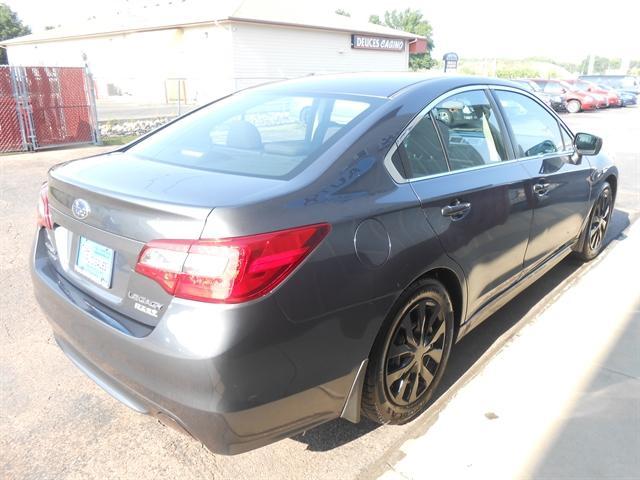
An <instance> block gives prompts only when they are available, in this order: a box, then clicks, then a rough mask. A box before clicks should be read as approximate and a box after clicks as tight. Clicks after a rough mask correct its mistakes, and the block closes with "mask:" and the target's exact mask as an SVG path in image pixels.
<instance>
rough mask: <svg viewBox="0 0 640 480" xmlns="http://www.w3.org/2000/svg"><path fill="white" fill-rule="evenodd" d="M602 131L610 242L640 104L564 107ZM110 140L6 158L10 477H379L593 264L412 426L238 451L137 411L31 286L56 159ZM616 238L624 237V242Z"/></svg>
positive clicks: (533, 292) (2, 398)
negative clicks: (607, 161)
mask: <svg viewBox="0 0 640 480" xmlns="http://www.w3.org/2000/svg"><path fill="white" fill-rule="evenodd" d="M563 119H565V121H566V122H567V123H568V124H569V126H570V127H571V128H572V129H573V130H574V131H575V132H577V131H586V132H590V133H595V134H597V135H600V136H602V137H603V138H604V140H605V151H606V152H607V153H608V154H610V155H612V156H613V157H614V158H615V161H616V163H617V164H618V167H619V169H620V174H621V181H620V184H619V193H618V198H617V204H616V211H615V212H614V218H613V222H612V224H611V228H610V230H609V240H611V239H612V238H614V237H616V236H617V235H619V234H620V233H621V232H622V231H623V230H624V229H625V228H626V227H627V226H628V225H629V224H630V223H632V222H633V221H634V220H635V219H637V217H638V216H639V215H640V145H639V144H638V139H639V138H640V108H626V109H617V110H605V111H598V112H587V113H581V114H576V115H564V116H563ZM108 148H109V147H101V148H96V147H91V148H79V149H73V150H55V151H49V152H40V153H36V154H20V155H8V156H3V157H0V209H1V211H2V220H3V222H2V228H1V230H0V265H1V273H2V274H1V275H0V291H1V292H2V296H1V297H0V323H1V325H0V472H1V474H2V477H3V478H20V479H23V478H26V479H35V478H37V479H76V478H86V479H94V478H95V479H105V478H136V479H137V480H143V479H147V478H148V479H151V478H153V479H163V478H171V479H175V478H180V479H182V478H188V479H199V478H208V479H211V478H214V479H217V478H240V479H242V478H251V479H259V478H290V479H294V478H305V479H316V478H317V479H321V478H322V479H324V478H332V479H334V478H341V479H350V478H371V477H375V476H377V475H378V474H379V473H380V472H381V471H382V470H383V469H384V466H385V465H386V463H387V462H388V461H389V458H390V457H392V456H393V454H394V452H395V451H396V450H397V448H398V446H399V445H401V444H402V443H404V442H405V441H406V440H407V439H408V438H411V437H413V436H416V435H419V434H420V433H422V432H424V431H425V430H427V429H428V428H429V427H430V426H431V425H433V424H435V423H436V422H437V421H438V412H439V411H441V409H442V408H443V407H444V406H445V405H446V403H447V401H448V399H450V398H451V397H452V396H453V395H454V394H455V392H456V389H458V388H459V387H460V385H462V384H464V383H465V382H466V381H468V379H469V378H471V377H472V376H473V375H474V374H475V372H477V371H478V370H479V369H481V368H482V367H483V365H485V364H486V363H487V362H490V361H491V356H492V353H493V352H495V351H496V349H498V348H499V347H500V345H501V344H502V343H504V342H505V341H506V339H508V338H509V337H510V336H511V335H513V334H514V332H515V331H517V329H519V328H521V327H522V326H523V325H525V324H526V323H527V322H528V321H529V320H530V319H531V318H533V316H535V314H536V311H538V310H539V309H541V308H544V306H545V305H546V304H547V303H549V302H550V301H552V300H553V298H554V297H555V296H556V295H557V294H558V292H559V291H560V290H561V289H562V287H563V286H566V285H568V284H570V283H571V282H572V281H574V280H575V278H576V277H578V276H580V275H581V272H582V270H583V268H582V267H581V266H580V265H579V264H576V263H574V262H572V261H570V260H566V261H563V262H562V263H561V264H560V265H558V266H557V267H556V268H554V269H553V270H552V271H551V272H550V273H549V274H547V275H546V276H545V277H543V278H542V279H541V280H540V281H539V282H537V283H536V284H535V285H533V286H532V287H530V288H529V289H527V290H526V291H525V292H524V293H522V294H521V295H519V296H518V297H517V298H516V299H515V300H513V301H512V302H511V303H510V304H508V305H507V306H506V307H505V308H503V309H502V310H501V311H499V312H498V313H497V314H496V315H494V316H493V317H492V318H491V319H490V320H488V321H487V322H485V324H484V325H483V326H482V327H480V328H478V329H477V330H476V331H474V332H473V333H471V334H470V335H468V336H467V337H466V338H465V339H464V340H463V341H461V342H460V343H459V344H458V345H457V346H456V349H455V350H454V353H453V357H452V360H451V364H450V365H449V368H448V370H447V372H446V375H445V377H444V379H443V382H442V385H441V387H440V391H439V392H438V393H437V394H436V400H435V402H434V404H433V405H432V407H431V408H430V409H429V410H428V411H427V412H425V414H424V415H422V417H420V418H419V419H418V420H417V421H415V422H413V423H411V424H409V425H405V426H400V427H398V426H377V425H375V424H372V423H370V422H366V421H363V422H361V423H360V424H359V425H353V424H351V423H349V422H346V421H343V420H336V421H333V422H330V423H328V424H325V425H323V426H320V427H318V428H315V429H313V430H310V431H308V432H306V433H304V434H302V435H298V436H296V437H294V438H290V439H286V440H283V441H281V442H278V443H276V444H274V445H271V446H268V447H265V448H262V449H259V450H256V451H253V452H249V453H246V454H243V455H239V456H234V457H224V456H218V455H214V454H211V453H210V452H208V451H207V450H206V449H204V448H203V447H202V446H201V445H200V444H199V443H198V442H196V441H194V440H192V439H189V438H187V437H184V436H182V435H180V434H178V433H176V432H174V431H173V430H171V429H168V428H166V427H163V426H162V425H160V424H158V423H157V421H155V420H154V419H152V418H149V417H145V416H142V415H139V414H136V413H134V412H133V411H130V410H129V409H127V408H126V407H124V406H123V405H121V404H120V403H118V402H117V401H116V400H114V399H112V398H111V397H110V396H109V395H107V394H106V393H104V392H103V391H102V390H101V389H100V388H99V387H97V386H96V385H95V384H93V383H92V382H91V381H90V380H89V379H88V378H86V377H85V376H84V375H83V374H82V373H80V371H79V370H77V369H76V368H75V367H74V366H73V365H72V364H71V363H70V362H69V361H68V360H67V359H66V357H65V356H64V355H63V354H62V352H61V351H60V349H59V348H58V347H57V346H56V345H55V342H54V341H53V338H52V335H51V331H50V329H49V326H48V324H47V322H46V320H45V318H44V316H43V314H42V313H41V312H40V310H39V308H38V307H37V306H36V304H35V301H34V299H33V295H32V292H31V282H30V278H29V273H28V267H27V265H28V257H29V252H30V246H31V240H32V235H33V232H34V229H35V205H36V197H37V191H38V186H39V185H40V183H41V182H42V181H43V179H44V177H45V174H46V170H47V168H48V167H49V166H51V165H52V164H55V163H58V162H61V161H64V160H68V159H72V158H78V157H81V156H83V155H87V154H89V153H92V152H96V151H100V150H105V149H108ZM614 248H615V247H614Z"/></svg>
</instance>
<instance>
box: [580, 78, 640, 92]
mask: <svg viewBox="0 0 640 480" xmlns="http://www.w3.org/2000/svg"><path fill="white" fill-rule="evenodd" d="M578 78H579V79H580V80H587V81H589V82H594V83H598V84H604V85H608V86H609V87H613V88H615V89H616V90H620V91H623V92H629V93H633V94H634V95H640V80H639V79H638V78H637V77H634V76H632V75H580V76H579V77H578Z"/></svg>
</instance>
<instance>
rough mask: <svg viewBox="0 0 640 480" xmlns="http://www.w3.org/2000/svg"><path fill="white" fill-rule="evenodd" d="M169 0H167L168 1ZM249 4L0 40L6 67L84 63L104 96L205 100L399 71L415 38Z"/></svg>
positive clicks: (144, 11) (202, 6) (196, 1)
mask: <svg viewBox="0 0 640 480" xmlns="http://www.w3.org/2000/svg"><path fill="white" fill-rule="evenodd" d="M165 1H166V0H165ZM302 3H305V2H299V3H298V5H299V6H298V7H296V6H295V5H296V4H293V5H291V4H289V5H287V4H283V3H282V2H271V1H262V2H261V1H258V0H244V1H235V2H234V1H226V2H218V1H216V2H211V1H208V0H184V1H180V0H178V1H175V0H174V1H173V2H168V3H166V4H163V5H155V6H153V7H147V8H142V7H139V8H138V9H137V11H135V12H131V11H127V12H120V13H114V15H113V16H112V17H111V18H107V19H94V20H88V21H87V22H85V23H84V24H82V25H80V26H74V27H60V28H56V29H53V30H47V31H44V32H40V33H34V34H31V35H26V36H23V37H19V38H15V39H12V40H8V41H4V42H2V43H1V45H2V46H4V47H6V48H7V53H8V57H9V63H10V64H11V65H24V66H84V65H87V66H88V67H89V68H90V70H91V72H92V73H93V76H94V79H95V84H96V92H97V96H98V98H101V99H105V98H107V97H114V96H120V97H124V98H128V99H131V100H132V101H137V102H149V103H159V102H172V101H176V100H177V96H178V93H180V96H181V101H184V99H185V97H186V98H187V100H188V101H189V102H199V103H201V102H203V101H205V100H207V99H211V98H215V97H218V96H221V95H223V94H225V93H228V92H231V91H234V90H238V89H241V88H245V87H248V86H251V85H256V84H260V83H264V82H268V81H272V80H276V79H284V78H293V77H299V76H303V75H310V74H322V73H336V72H354V71H373V70H377V71H380V70H383V71H403V70H407V68H408V59H409V51H410V50H411V51H412V52H413V51H424V49H425V47H426V41H425V40H424V38H422V37H419V36H416V35H415V34H412V33H408V32H403V31H399V30H394V29H391V28H388V27H384V26H381V25H374V24H370V23H367V22H358V21H355V20H353V19H351V18H349V17H345V16H341V15H336V14H333V13H331V14H327V13H321V12H318V11H313V9H310V8H309V6H308V5H302V6H301V5H300V4H302Z"/></svg>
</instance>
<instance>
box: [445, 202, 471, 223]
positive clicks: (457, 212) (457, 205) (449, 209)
mask: <svg viewBox="0 0 640 480" xmlns="http://www.w3.org/2000/svg"><path fill="white" fill-rule="evenodd" d="M469 210H471V204H470V203H469V202H461V201H460V200H456V201H455V202H453V203H452V204H451V205H447V206H446V207H442V210H441V213H442V216H443V217H451V219H452V220H460V219H461V218H463V217H464V216H465V215H466V214H467V213H469Z"/></svg>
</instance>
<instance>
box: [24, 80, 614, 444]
mask: <svg viewBox="0 0 640 480" xmlns="http://www.w3.org/2000/svg"><path fill="white" fill-rule="evenodd" d="M601 145H602V140H601V139H599V138H598V137H596V136H593V135H589V134H582V133H579V134H573V133H572V132H571V131H570V130H569V128H567V126H566V125H565V124H564V123H563V122H562V120H561V119H559V118H558V117H557V116H556V114H555V113H554V112H553V111H552V110H550V109H549V108H548V107H546V106H545V105H544V104H543V103H542V102H541V101H540V100H539V99H538V98H537V97H535V96H534V95H532V94H530V93H528V92H526V91H524V90H522V89H520V88H518V86H517V85H516V84H511V83H509V82H502V81H498V80H495V79H480V78H465V77H451V76H446V77H441V78H427V77H424V76H420V75H413V74H392V75H383V74H365V75H355V74H354V75H339V76H327V77H318V76H316V77H309V78H305V79H300V80H295V81H288V82H282V83H276V84H271V85H267V86H263V87H259V88H254V89H249V90H245V91H242V92H239V93H236V94H234V95H231V96H229V97H226V98H223V99H221V100H219V101H216V102H214V103H212V104H210V105H207V106H205V107H203V108H200V109H198V110H196V111H194V112H192V113H190V114H188V115H185V116H183V117H181V118H179V119H177V120H176V121H174V122H172V123H170V124H169V125H167V126H165V127H163V128H160V129H158V130H156V131H155V132H153V133H151V134H149V135H147V136H145V137H143V138H141V139H140V140H138V141H136V142H133V143H131V144H129V145H127V146H125V147H123V148H121V149H120V150H118V151H115V152H112V153H109V154H103V155H98V156H95V157H91V158H86V159H83V160H77V161H73V162H69V163H65V164H61V165H58V166H56V167H54V168H52V169H51V171H50V172H49V178H48V182H47V183H46V184H45V185H44V186H43V189H42V191H41V195H40V202H39V205H38V212H39V219H38V223H39V227H38V230H37V233H36V239H35V247H34V252H33V263H32V270H33V280H34V287H35V294H36V297H37V298H38V301H39V302H40V305H41V307H42V309H43V311H44V312H45V313H46V314H47V316H48V318H49V320H50V322H51V325H52V327H53V331H54V334H55V338H56V340H57V342H58V344H59V345H60V347H61V348H62V350H63V351H64V352H65V353H66V354H67V355H68V357H69V358H70V359H71V360H72V361H73V362H74V363H75V364H76V365H77V366H78V367H79V368H80V369H81V370H82V371H84V372H85V373H86V374H87V375H88V376H90V377H91V378H92V379H93V380H95V381H96V382H97V383H98V384H99V385H100V386H101V387H103V388H104V389H105V390H106V391H107V392H109V393H110V394H111V395H113V396H114V397H116V398H117V399H119V400H120V401H122V402H123V403H125V404H126V405H128V406H129V407H131V408H133V409H134V410H136V411H138V412H142V413H147V414H150V415H153V416H156V417H158V418H159V419H160V420H161V421H162V422H164V423H166V424H170V425H173V426H175V427H177V428H179V429H181V430H184V431H186V432H188V433H189V434H191V435H192V436H194V437H195V438H197V439H199V440H201V441H202V442H203V443H204V444H205V445H206V446H207V447H208V448H209V449H211V450H212V451H214V452H220V453H226V454H234V453H239V452H243V451H246V450H249V449H252V448H256V447H259V446H262V445H265V444H267V443H270V442H273V441H275V440H278V439H280V438H283V437H287V436H290V435H293V434H295V433H297V432H300V431H303V430H305V429H309V428H311V427H313V426H316V425H319V424H321V423H323V422H326V421H328V420H331V419H335V418H337V417H343V418H346V419H348V420H351V421H353V422H358V421H359V420H360V418H361V415H362V414H364V415H366V416H367V417H369V418H371V419H373V420H375V421H377V422H381V423H392V424H398V423H404V422H407V421H409V420H411V419H413V418H415V417H416V416H418V415H419V414H420V413H421V412H422V411H423V410H424V409H425V408H426V406H427V404H428V401H429V398H430V396H431V395H432V393H433V391H434V389H435V388H436V386H437V384H438V381H439V380H440V378H441V377H442V373H443V371H444V369H445V367H446V364H447V360H448V358H449V355H450V352H451V348H452V345H453V344H454V343H455V342H456V341H457V340H459V339H460V338H461V337H463V336H464V335H465V334H466V333H468V332H469V331H470V330H471V329H472V328H474V327H476V326H477V325H478V324H480V323H481V322H482V321H483V320H484V319H486V318H487V317H488V316H489V315H491V313H493V312H495V311H496V310H497V309H498V308H499V307H500V306H502V305H503V304H504V303H506V302H507V301H508V300H509V299H511V298H513V297H514V296H515V295H516V294H517V293H519V292H521V291H522V290H523V289H524V288H525V287H527V286H528V285H530V284H531V283H532V282H533V281H535V280H536V279H537V278H539V277H540V276H541V275H542V274H544V273H545V272H546V271H548V270H549V269H550V268H551V267H552V266H554V265H555V264H557V263H558V262H559V261H560V260H561V259H563V258H564V257H565V256H567V255H568V254H570V253H571V252H574V254H575V255H577V256H578V257H580V258H582V259H583V260H589V259H591V258H593V257H595V256H596V255H597V254H598V253H599V252H600V251H601V249H602V248H603V240H604V236H605V233H606V230H607V226H608V224H609V220H610V218H611V213H612V210H613V204H614V199H615V195H616V186H617V183H618V180H617V175H618V172H617V169H616V168H615V166H613V165H612V164H611V162H610V161H609V160H608V159H607V158H606V157H604V156H603V155H602V154H600V153H599V150H600V147H601Z"/></svg>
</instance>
